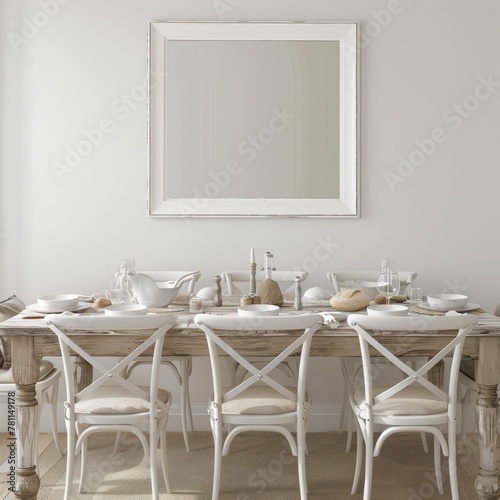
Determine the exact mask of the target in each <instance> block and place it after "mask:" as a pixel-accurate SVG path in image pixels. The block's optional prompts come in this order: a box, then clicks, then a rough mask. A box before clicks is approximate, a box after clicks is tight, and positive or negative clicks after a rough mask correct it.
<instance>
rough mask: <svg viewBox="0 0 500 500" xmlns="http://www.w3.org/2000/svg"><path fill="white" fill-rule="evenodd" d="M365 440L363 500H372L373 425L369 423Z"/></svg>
mask: <svg viewBox="0 0 500 500" xmlns="http://www.w3.org/2000/svg"><path fill="white" fill-rule="evenodd" d="M370 427H371V428H370ZM365 432H366V440H365V486H364V491H363V500H370V497H371V491H372V477H373V426H372V424H371V422H370V423H368V425H367V428H366V430H365Z"/></svg>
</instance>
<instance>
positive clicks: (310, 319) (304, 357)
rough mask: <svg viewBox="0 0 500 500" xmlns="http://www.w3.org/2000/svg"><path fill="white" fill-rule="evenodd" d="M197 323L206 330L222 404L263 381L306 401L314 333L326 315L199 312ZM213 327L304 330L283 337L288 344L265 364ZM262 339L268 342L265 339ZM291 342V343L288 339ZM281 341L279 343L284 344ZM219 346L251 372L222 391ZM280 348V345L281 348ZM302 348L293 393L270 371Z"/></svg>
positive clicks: (216, 396) (217, 395)
mask: <svg viewBox="0 0 500 500" xmlns="http://www.w3.org/2000/svg"><path fill="white" fill-rule="evenodd" d="M194 321H195V323H196V324H197V325H198V326H199V327H200V328H201V329H202V330H203V331H204V332H205V335H206V337H207V342H208V349H209V353H210V362H211V365H212V380H213V385H214V401H215V402H216V403H217V404H219V405H221V404H222V403H224V402H226V401H229V400H231V399H233V398H234V397H236V396H237V395H238V394H240V393H241V392H242V391H243V390H245V389H247V388H248V387H251V386H252V385H255V384H257V383H259V384H260V383H263V384H265V385H268V386H270V387H272V388H274V389H275V390H277V391H278V392H279V393H281V394H282V395H283V396H285V397H286V398H288V399H290V400H292V401H295V402H296V403H297V404H299V405H300V404H301V403H302V402H303V400H304V394H305V384H306V373H307V362H308V358H309V351H310V348H311V341H312V336H313V334H314V333H315V332H316V331H317V330H318V328H320V327H321V326H322V324H323V318H322V317H321V316H320V315H319V314H304V315H287V316H267V317H262V316H261V317H254V318H243V317H240V316H235V315H232V316H220V315H211V314H198V315H196V316H195V319H194ZM214 330H217V331H218V332H219V331H231V332H265V331H273V330H279V331H290V332H292V331H301V330H302V331H303V333H302V334H301V335H300V336H298V337H297V336H295V335H290V336H284V337H283V344H286V345H285V347H284V348H283V349H282V350H281V352H280V353H279V354H278V355H277V356H276V357H274V359H273V358H270V360H269V362H268V363H267V364H266V366H264V367H262V366H260V365H259V366H255V365H253V364H252V363H251V361H249V360H248V359H246V358H245V356H244V355H242V354H241V353H239V352H238V351H237V349H235V348H233V347H231V346H230V345H229V344H228V343H226V342H225V340H224V337H223V336H219V335H218V334H217V333H216V332H215V331H214ZM263 341H265V340H264V339H263ZM286 341H288V343H287V342H286ZM283 344H282V343H281V342H280V345H283ZM217 347H219V348H220V349H221V350H222V351H223V352H224V355H225V357H227V355H229V356H230V357H231V358H232V359H234V360H235V361H236V362H237V363H239V364H240V365H241V366H242V367H243V368H244V369H246V370H247V371H248V373H249V376H248V377H247V378H245V379H244V380H243V381H242V382H241V383H240V384H239V385H237V386H236V387H234V388H233V389H231V390H230V391H229V392H227V393H225V394H222V380H221V370H220V359H219V352H218V350H217ZM280 349H281V348H280ZM299 351H300V361H299V374H298V381H297V392H296V393H295V392H291V391H290V390H289V389H287V388H286V387H284V386H283V385H281V384H280V383H279V382H277V381H276V379H275V378H273V374H272V373H271V372H272V370H273V369H274V368H276V367H277V366H278V365H279V364H280V363H282V362H283V361H285V360H286V359H287V358H288V357H289V356H291V355H294V354H296V353H297V352H299Z"/></svg>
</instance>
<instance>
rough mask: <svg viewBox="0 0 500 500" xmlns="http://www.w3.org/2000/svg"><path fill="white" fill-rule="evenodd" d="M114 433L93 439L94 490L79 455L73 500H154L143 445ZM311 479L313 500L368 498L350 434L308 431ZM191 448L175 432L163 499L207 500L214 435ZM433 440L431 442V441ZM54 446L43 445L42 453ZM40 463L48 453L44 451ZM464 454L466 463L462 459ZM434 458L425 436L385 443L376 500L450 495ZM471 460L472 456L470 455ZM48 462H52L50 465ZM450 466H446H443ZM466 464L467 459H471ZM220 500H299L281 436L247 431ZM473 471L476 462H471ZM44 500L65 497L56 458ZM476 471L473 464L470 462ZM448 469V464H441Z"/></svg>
mask: <svg viewBox="0 0 500 500" xmlns="http://www.w3.org/2000/svg"><path fill="white" fill-rule="evenodd" d="M113 439H114V438H113V437H112V436H111V435H95V436H94V437H91V440H90V443H89V450H90V453H89V457H90V466H89V470H88V476H87V477H88V482H87V483H86V484H87V485H88V491H97V490H98V491H99V493H87V494H82V495H81V496H80V497H78V495H77V487H76V483H77V481H78V478H77V476H78V470H79V469H78V466H79V458H77V459H76V466H77V467H75V476H74V483H75V487H74V489H73V498H77V497H78V498H86V499H89V500H90V499H91V500H102V499H113V498H120V499H124V498H125V499H126V498H130V499H140V500H146V499H150V498H151V494H150V491H151V489H150V482H149V470H148V467H149V464H148V460H147V459H145V458H144V455H143V453H142V448H141V446H140V444H139V442H138V441H137V440H136V438H135V437H134V436H132V435H130V436H124V437H123V441H122V448H121V451H119V452H118V453H117V454H116V455H115V456H112V455H111V450H112V445H113ZM307 439H308V446H309V454H308V456H307V478H308V486H309V498H310V499H318V500H319V499H321V500H323V499H334V500H337V499H356V498H358V499H359V498H362V486H361V487H360V489H359V491H358V493H357V494H356V495H354V496H352V495H351V494H350V488H351V480H352V472H353V470H354V459H355V453H354V452H351V453H345V440H346V435H345V433H337V432H330V433H310V434H309V435H308V438H307ZM191 443H192V451H191V452H190V453H187V452H186V451H185V449H184V445H183V440H182V434H180V433H169V435H168V444H169V467H170V480H171V483H172V488H173V491H174V493H173V494H171V495H168V494H167V493H166V489H165V486H164V485H163V482H162V480H161V473H160V476H159V477H160V482H159V484H160V492H161V498H162V499H165V500H167V499H168V500H174V499H175V500H181V499H182V500H202V499H203V500H208V499H210V498H211V495H210V491H211V484H212V452H213V448H212V437H211V435H210V434H209V433H206V432H195V433H193V434H192V437H191ZM429 444H430V439H429ZM46 452H48V453H51V456H53V450H50V449H49V450H44V453H46ZM41 460H42V462H43V460H44V457H43V454H42V457H41ZM463 461H464V460H463V457H462V462H463ZM432 462H433V461H432V456H430V455H428V454H425V453H424V451H423V449H422V445H421V442H420V437H419V436H413V435H407V436H401V435H400V436H396V437H394V438H393V439H392V440H391V439H390V440H389V441H387V442H386V444H385V445H384V448H383V449H382V454H381V456H380V457H378V458H377V459H375V471H374V488H373V492H372V499H373V500H378V499H380V500H423V499H426V500H427V499H429V498H436V499H438V498H439V499H442V500H447V499H450V498H451V496H450V489H449V483H448V481H447V480H446V483H445V494H444V495H439V493H438V492H437V488H436V486H435V483H434V474H433V464H432ZM466 462H467V460H466ZM46 465H47V464H46ZM444 465H446V464H444ZM466 465H467V464H466ZM222 468H223V477H222V485H221V495H220V499H221V500H226V499H227V500H229V499H231V500H254V499H255V500H257V499H258V500H268V499H269V500H281V499H283V500H285V499H286V500H288V499H298V498H299V493H298V479H297V469H296V460H295V458H293V457H292V456H291V453H290V451H289V448H288V447H287V445H286V442H285V441H284V440H283V438H282V437H281V436H279V435H274V434H258V435H241V436H240V437H238V438H236V439H235V441H234V442H233V448H232V452H231V453H230V454H229V455H228V456H227V457H224V458H223V463H222ZM468 468H469V469H471V468H470V467H468ZM43 469H45V467H42V478H41V488H40V491H39V495H38V498H39V499H42V500H60V499H61V498H62V492H63V487H64V475H65V458H61V459H59V460H57V461H55V462H54V461H53V462H52V465H51V466H50V465H49V468H48V469H47V470H45V471H44V470H43ZM472 469H474V467H472ZM443 470H444V471H446V469H445V468H444V467H443ZM458 473H459V487H460V498H461V499H463V500H473V499H474V500H475V499H476V498H477V496H476V495H475V493H474V487H473V485H474V477H473V474H474V473H473V472H468V471H467V470H466V468H465V467H464V466H463V464H461V465H460V466H459V471H458Z"/></svg>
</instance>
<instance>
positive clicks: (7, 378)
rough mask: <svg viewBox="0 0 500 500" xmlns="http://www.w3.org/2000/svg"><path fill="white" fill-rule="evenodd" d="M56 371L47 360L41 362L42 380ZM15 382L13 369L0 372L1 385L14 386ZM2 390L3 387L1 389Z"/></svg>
mask: <svg viewBox="0 0 500 500" xmlns="http://www.w3.org/2000/svg"><path fill="white" fill-rule="evenodd" d="M53 369H54V365H53V364H52V363H51V362H50V361H47V360H46V359H41V360H40V376H39V378H40V379H43V378H44V377H46V376H47V375H48V374H49V373H50V372H51V371H52V370H53ZM13 383H14V381H13V379H12V368H9V369H8V370H0V384H13ZM0 389H1V387H0Z"/></svg>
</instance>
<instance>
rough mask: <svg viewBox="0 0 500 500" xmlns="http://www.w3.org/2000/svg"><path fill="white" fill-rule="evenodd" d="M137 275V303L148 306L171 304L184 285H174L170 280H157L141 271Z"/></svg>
mask: <svg viewBox="0 0 500 500" xmlns="http://www.w3.org/2000/svg"><path fill="white" fill-rule="evenodd" d="M137 277H138V279H139V293H138V294H137V303H138V304H141V305H143V306H147V307H167V306H169V305H170V304H171V303H172V302H173V301H174V300H175V299H176V298H177V295H179V290H180V289H181V286H182V285H179V286H173V283H171V282H168V281H155V280H154V279H153V278H151V276H149V275H147V274H143V273H139V274H138V275H137Z"/></svg>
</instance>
